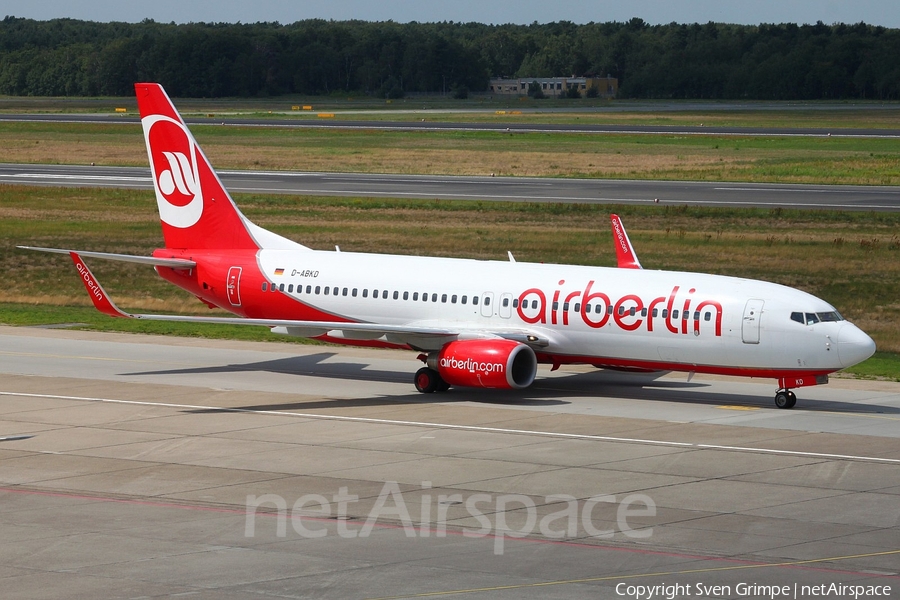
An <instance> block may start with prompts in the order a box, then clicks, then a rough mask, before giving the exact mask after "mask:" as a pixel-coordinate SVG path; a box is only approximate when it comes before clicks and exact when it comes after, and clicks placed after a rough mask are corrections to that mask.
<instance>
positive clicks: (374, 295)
mask: <svg viewBox="0 0 900 600" xmlns="http://www.w3.org/2000/svg"><path fill="white" fill-rule="evenodd" d="M372 297H373V298H377V297H378V290H372Z"/></svg>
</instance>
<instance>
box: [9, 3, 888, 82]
mask: <svg viewBox="0 0 900 600" xmlns="http://www.w3.org/2000/svg"><path fill="white" fill-rule="evenodd" d="M561 75H563V76H565V75H579V76H583V75H596V76H606V75H610V76H612V77H617V78H618V79H619V85H620V87H619V94H620V96H621V97H631V98H709V99H717V98H734V99H760V100H771V99H775V100H799V99H841V98H859V99H879V100H894V99H898V98H900V30H896V29H886V28H884V27H876V26H872V25H867V24H865V23H858V24H855V25H844V24H836V25H824V24H822V23H817V24H816V25H803V26H798V25H794V24H779V25H775V24H762V25H753V26H747V25H727V24H719V23H707V24H705V25H700V24H692V25H686V24H677V23H671V24H668V25H653V26H651V25H648V24H647V23H645V22H644V21H642V20H641V19H637V18H636V19H632V20H631V21H628V22H626V23H619V22H611V23H589V24H586V25H576V24H574V23H569V22H558V23H548V24H537V23H535V24H532V25H484V24H479V23H453V22H445V23H407V24H399V23H394V22H390V21H388V22H377V23H372V22H364V21H323V20H308V21H299V22H297V23H293V24H289V25H281V24H278V23H254V24H240V23H238V24H225V23H191V24H185V25H176V24H174V23H169V24H166V23H157V22H154V21H150V20H147V21H144V22H141V23H96V22H90V21H77V20H72V19H56V20H51V21H35V20H31V19H22V18H15V17H6V18H5V19H3V20H2V21H0V94H6V95H32V96H97V95H108V96H130V95H131V94H132V93H133V88H132V84H133V83H134V82H135V81H158V82H160V83H162V84H163V85H165V87H166V89H167V90H168V91H169V93H170V94H172V95H174V96H182V97H223V96H244V97H248V96H265V95H279V94H312V95H321V94H335V93H342V94H344V93H354V94H372V95H380V96H386V95H391V94H395V95H398V94H408V93H417V92H429V93H449V92H451V91H452V90H454V89H469V90H472V91H485V90H487V89H488V80H489V78H490V77H497V76H503V77H526V78H527V77H552V76H561Z"/></svg>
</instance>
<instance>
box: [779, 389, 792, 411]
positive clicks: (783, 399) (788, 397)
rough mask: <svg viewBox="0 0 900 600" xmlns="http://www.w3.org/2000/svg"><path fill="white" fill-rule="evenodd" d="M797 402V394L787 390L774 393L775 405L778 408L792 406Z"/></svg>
mask: <svg viewBox="0 0 900 600" xmlns="http://www.w3.org/2000/svg"><path fill="white" fill-rule="evenodd" d="M795 404H797V396H796V395H795V394H794V392H791V391H789V390H785V391H780V392H778V393H777V394H775V406H777V407H778V408H794V405H795Z"/></svg>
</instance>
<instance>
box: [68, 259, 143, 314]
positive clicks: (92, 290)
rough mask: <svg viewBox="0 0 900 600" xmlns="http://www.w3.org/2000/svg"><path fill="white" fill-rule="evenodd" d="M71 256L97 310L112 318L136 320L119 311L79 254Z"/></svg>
mask: <svg viewBox="0 0 900 600" xmlns="http://www.w3.org/2000/svg"><path fill="white" fill-rule="evenodd" d="M69 256H71V257H72V262H73V263H75V268H76V269H78V274H79V275H80V276H81V281H82V283H84V287H85V289H86V290H87V292H88V296H90V297H91V301H93V303H94V306H95V307H96V308H97V310H99V311H100V312H102V313H104V314H107V315H109V316H111V317H126V318H129V319H132V318H134V315H130V314H128V313H126V312H122V311H121V310H119V307H118V306H116V305H115V304H114V303H113V301H112V300H110V298H109V296H108V295H107V294H106V291H105V290H104V289H103V287H102V286H101V285H100V282H98V281H97V278H96V277H94V274H93V273H91V270H90V269H88V267H87V265H86V264H84V261H83V260H82V259H81V256H79V255H78V253H77V252H69Z"/></svg>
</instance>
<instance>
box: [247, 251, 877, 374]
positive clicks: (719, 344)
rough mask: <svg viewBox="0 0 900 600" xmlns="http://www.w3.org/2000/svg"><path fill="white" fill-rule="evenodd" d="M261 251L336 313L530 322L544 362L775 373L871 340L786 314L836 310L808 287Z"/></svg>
mask: <svg viewBox="0 0 900 600" xmlns="http://www.w3.org/2000/svg"><path fill="white" fill-rule="evenodd" d="M257 256H258V263H259V267H260V270H261V271H262V273H263V275H264V276H265V277H266V278H267V279H268V280H269V281H270V282H272V283H273V284H275V285H277V286H282V285H283V286H284V288H283V289H284V293H286V294H288V295H289V296H290V297H292V298H294V299H295V300H297V301H298V302H300V303H302V304H305V305H308V306H312V307H315V308H317V309H318V310H320V311H323V312H326V313H330V314H333V315H335V316H336V317H339V318H342V319H347V320H351V321H355V322H370V323H386V324H394V325H421V326H428V325H447V324H450V323H453V324H456V325H457V327H458V328H459V329H461V330H463V331H464V330H467V329H471V330H472V331H477V330H496V329H508V330H516V329H523V330H528V331H536V332H540V333H541V334H542V335H543V336H545V337H546V339H547V340H549V344H548V345H547V346H546V347H545V348H543V349H542V351H541V353H542V354H541V356H542V357H543V360H544V362H560V363H565V362H585V363H591V364H597V365H598V366H612V367H622V368H629V367H631V368H651V369H683V370H697V371H701V372H702V371H705V372H722V373H732V372H733V373H734V374H749V375H753V374H758V375H760V376H778V375H776V374H770V373H769V371H779V372H782V371H784V372H789V371H797V372H823V373H825V372H831V371H835V370H838V369H840V368H843V367H845V366H849V365H851V364H855V363H856V362H858V361H859V360H861V358H860V357H861V356H862V355H865V356H868V355H870V354H871V349H872V347H873V344H872V341H871V339H870V338H869V337H868V336H866V334H865V333H863V332H862V331H860V330H859V329H858V328H856V327H855V326H854V325H852V324H851V323H848V322H847V321H844V320H835V321H830V322H817V323H811V324H807V323H806V322H805V321H804V322H802V323H801V322H798V321H796V320H792V319H791V316H792V313H800V314H802V315H806V314H813V315H815V314H820V313H827V314H837V313H836V311H835V309H834V308H833V307H832V306H831V305H829V304H828V303H826V302H824V301H823V300H820V299H819V298H816V297H815V296H812V295H810V294H807V293H805V292H801V291H799V290H795V289H792V288H788V287H785V286H781V285H777V284H773V283H767V282H762V281H755V280H748V279H739V278H734V277H725V276H720V275H707V274H701V273H687V272H672V271H652V270H638V269H617V268H603V267H584V266H567V265H552V264H535V263H521V262H500V261H479V260H465V259H448V258H428V257H416V256H396V255H378V254H359V253H350V252H322V251H311V250H308V249H304V250H301V251H286V250H261V251H260V252H259V253H258V255H257ZM277 270H279V271H277ZM276 273H280V274H276ZM326 290H327V293H326ZM376 293H377V297H375V294H376ZM426 298H427V299H426ZM473 299H476V301H477V304H475V303H473ZM585 305H590V307H589V308H588V307H587V306H585ZM838 318H839V317H838ZM388 341H390V340H388ZM423 343H427V342H424V341H423ZM436 343H439V341H436ZM420 349H423V350H436V349H437V348H436V347H424V346H423V347H421V348H420Z"/></svg>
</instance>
